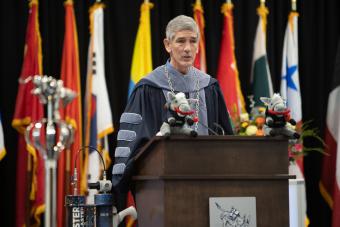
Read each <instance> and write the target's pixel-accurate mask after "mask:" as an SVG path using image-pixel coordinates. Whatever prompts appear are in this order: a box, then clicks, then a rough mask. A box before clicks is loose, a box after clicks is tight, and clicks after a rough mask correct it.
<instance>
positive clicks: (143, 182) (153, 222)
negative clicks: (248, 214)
mask: <svg viewBox="0 0 340 227" xmlns="http://www.w3.org/2000/svg"><path fill="white" fill-rule="evenodd" d="M287 148H288V141H287V140H286V139H283V138H266V137H239V136H199V137H197V138H190V137H182V136H178V137H177V136H172V137H170V138H168V139H166V138H163V137H154V138H153V139H152V140H150V141H149V142H148V143H147V144H146V145H145V146H144V147H143V148H142V150H141V152H140V153H139V154H138V155H137V156H136V158H135V160H136V172H135V173H136V174H135V176H134V177H133V180H134V183H135V186H136V205H137V211H138V226H139V227H189V226H190V227H191V226H195V227H208V226H209V197H256V216H257V217H256V219H257V226H258V227H274V226H275V227H288V226H289V200H288V179H289V178H292V177H289V175H288V151H287Z"/></svg>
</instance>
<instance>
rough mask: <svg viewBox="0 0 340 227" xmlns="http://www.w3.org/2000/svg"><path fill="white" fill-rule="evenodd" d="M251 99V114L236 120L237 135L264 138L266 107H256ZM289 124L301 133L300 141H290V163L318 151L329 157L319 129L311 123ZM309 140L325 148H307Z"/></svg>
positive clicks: (235, 129)
mask: <svg viewBox="0 0 340 227" xmlns="http://www.w3.org/2000/svg"><path fill="white" fill-rule="evenodd" d="M249 99H250V102H251V105H250V108H251V111H250V114H248V113H247V112H245V113H241V114H240V116H239V118H238V119H237V120H236V123H235V124H234V126H235V127H234V131H235V134H236V135H240V136H264V132H263V130H262V128H263V125H264V124H265V112H266V107H262V106H257V107H254V102H253V100H252V97H249ZM287 124H288V125H289V127H291V128H292V129H294V130H297V132H299V134H300V138H299V139H290V140H289V146H288V156H289V160H290V161H292V162H294V161H296V160H297V159H299V158H301V157H303V156H305V155H307V154H308V153H309V152H311V151H317V152H320V153H322V154H324V155H327V153H325V152H324V151H323V150H324V147H325V146H326V145H325V142H324V141H323V139H322V138H321V137H320V136H319V135H318V134H319V131H318V129H317V128H312V127H311V121H308V122H305V123H303V124H298V125H297V128H296V126H293V125H291V124H289V123H287ZM307 138H312V139H316V140H317V141H319V142H320V143H321V144H322V146H323V147H308V146H306V145H305V144H304V141H305V139H307Z"/></svg>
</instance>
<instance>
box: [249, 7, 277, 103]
mask: <svg viewBox="0 0 340 227" xmlns="http://www.w3.org/2000/svg"><path fill="white" fill-rule="evenodd" d="M268 13H269V11H268V9H267V7H266V6H265V5H264V4H261V5H260V6H259V7H258V8H257V14H258V15H259V21H258V24H257V29H256V35H255V41H254V53H253V65H252V72H251V73H252V74H251V83H252V86H253V95H254V101H255V106H263V105H264V104H263V103H262V102H261V100H260V97H271V96H272V95H273V85H272V79H271V77H270V71H269V65H268V59H267V50H266V30H267V14H268Z"/></svg>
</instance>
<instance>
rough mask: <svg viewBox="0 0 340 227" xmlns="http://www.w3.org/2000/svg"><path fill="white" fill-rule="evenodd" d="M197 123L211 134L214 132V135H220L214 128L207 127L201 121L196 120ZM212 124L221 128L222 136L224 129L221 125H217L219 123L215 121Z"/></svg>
mask: <svg viewBox="0 0 340 227" xmlns="http://www.w3.org/2000/svg"><path fill="white" fill-rule="evenodd" d="M198 123H199V124H200V125H202V126H203V127H204V128H206V129H208V131H209V132H211V133H212V134H214V135H215V136H219V135H220V134H219V133H217V132H216V131H215V130H213V129H211V128H209V127H208V126H207V125H205V124H203V123H202V122H200V121H198ZM213 125H215V126H216V127H217V128H218V129H220V130H221V132H222V136H224V135H225V132H224V129H223V127H222V126H221V125H219V124H218V123H216V122H214V123H213Z"/></svg>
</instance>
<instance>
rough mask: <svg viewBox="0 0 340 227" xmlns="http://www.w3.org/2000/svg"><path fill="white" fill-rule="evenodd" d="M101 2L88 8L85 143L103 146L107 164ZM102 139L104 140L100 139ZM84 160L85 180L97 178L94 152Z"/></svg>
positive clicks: (110, 127) (109, 121)
mask: <svg viewBox="0 0 340 227" xmlns="http://www.w3.org/2000/svg"><path fill="white" fill-rule="evenodd" d="M103 8H104V5H103V4H102V3H95V4H94V5H93V6H92V7H91V9H90V21H91V25H90V33H91V34H90V35H91V37H90V44H89V51H88V71H87V82H86V101H85V114H86V118H85V126H86V138H85V142H86V145H90V146H92V147H95V148H98V149H99V150H102V151H103V152H102V156H103V158H104V160H105V163H106V168H107V167H108V165H109V164H110V160H111V159H110V156H109V151H108V146H107V142H105V141H107V138H106V136H107V135H108V134H110V133H112V132H113V124H112V114H111V108H110V102H109V96H108V92H107V87H106V80H105V65H104V63H105V59H104V11H103ZM103 141H104V142H103ZM88 155H89V156H88V161H87V162H86V163H87V167H88V168H87V171H88V174H87V175H88V176H87V177H88V180H89V181H91V182H95V181H97V180H98V179H99V177H100V174H101V170H102V168H101V167H102V163H101V160H100V157H99V156H98V154H97V152H95V151H89V154H88Z"/></svg>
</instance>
